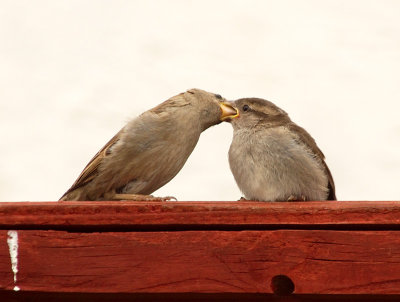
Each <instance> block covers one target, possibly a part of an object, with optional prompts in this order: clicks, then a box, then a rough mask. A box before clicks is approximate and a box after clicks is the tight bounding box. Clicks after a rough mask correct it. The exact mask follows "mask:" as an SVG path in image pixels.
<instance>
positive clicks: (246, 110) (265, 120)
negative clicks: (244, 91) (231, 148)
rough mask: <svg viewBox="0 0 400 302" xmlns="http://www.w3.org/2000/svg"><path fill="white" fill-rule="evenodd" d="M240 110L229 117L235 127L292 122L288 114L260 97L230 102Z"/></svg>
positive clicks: (273, 125) (275, 125) (276, 124)
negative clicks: (235, 114)
mask: <svg viewBox="0 0 400 302" xmlns="http://www.w3.org/2000/svg"><path fill="white" fill-rule="evenodd" d="M229 103H230V104H231V105H232V106H233V107H234V108H236V110H237V111H238V112H239V114H238V115H237V116H233V117H231V118H229V119H227V121H228V122H230V123H231V124H232V126H233V128H234V129H239V128H254V127H257V126H262V127H264V128H265V127H267V128H269V127H277V126H281V125H284V124H286V123H288V122H290V118H289V116H288V114H287V113H286V112H285V111H284V110H282V109H281V108H279V107H278V106H276V105H275V104H273V103H272V102H270V101H267V100H264V99H259V98H243V99H238V100H236V101H234V102H229Z"/></svg>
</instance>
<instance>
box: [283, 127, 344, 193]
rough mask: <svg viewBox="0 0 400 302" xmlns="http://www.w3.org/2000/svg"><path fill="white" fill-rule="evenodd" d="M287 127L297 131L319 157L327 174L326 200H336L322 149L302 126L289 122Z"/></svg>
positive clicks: (333, 184) (333, 185)
mask: <svg viewBox="0 0 400 302" xmlns="http://www.w3.org/2000/svg"><path fill="white" fill-rule="evenodd" d="M288 128H289V129H290V130H294V131H295V133H297V134H298V135H299V136H300V139H301V140H302V141H303V142H304V143H305V144H306V145H307V146H308V147H309V148H310V149H311V150H312V151H313V152H314V153H315V154H316V155H317V156H319V157H320V158H321V162H322V164H323V165H324V167H325V171H326V174H327V176H328V189H329V194H328V200H336V193H335V183H334V181H333V177H332V174H331V171H330V170H329V168H328V166H327V164H326V163H325V155H324V154H323V153H322V151H321V150H320V149H319V148H318V146H317V143H316V142H315V140H314V139H313V138H312V137H311V135H310V134H308V132H307V131H306V130H305V129H303V128H302V127H300V126H298V125H296V124H295V123H290V124H289V125H288Z"/></svg>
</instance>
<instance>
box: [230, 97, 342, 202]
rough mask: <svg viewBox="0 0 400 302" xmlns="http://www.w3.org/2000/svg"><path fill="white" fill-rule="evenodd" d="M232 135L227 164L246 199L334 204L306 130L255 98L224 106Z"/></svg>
mask: <svg viewBox="0 0 400 302" xmlns="http://www.w3.org/2000/svg"><path fill="white" fill-rule="evenodd" d="M230 103H231V104H232V105H233V106H234V107H235V108H237V110H238V111H239V114H238V115H237V116H234V117H231V118H230V119H229V121H230V122H231V124H232V126H233V129H234V132H233V141H232V144H231V147H230V149H229V163H230V167H231V170H232V173H233V175H234V177H235V180H236V183H237V184H238V186H239V188H240V189H241V191H242V192H243V194H244V195H245V197H246V199H251V200H260V201H292V200H336V194H335V184H334V182H333V178H332V175H331V172H330V171H329V168H328V166H327V165H326V163H325V160H324V159H325V157H324V154H323V153H322V151H321V150H320V149H319V148H318V146H317V144H316V143H315V140H314V139H313V138H312V137H311V136H310V134H308V132H307V131H306V130H304V129H303V128H301V127H299V126H298V125H296V124H295V123H293V122H292V121H291V120H290V118H289V116H288V114H287V113H286V112H285V111H283V110H282V109H281V108H279V107H278V106H276V105H275V104H273V103H271V102H269V101H266V100H263V99H258V98H244V99H239V100H237V101H235V102H230Z"/></svg>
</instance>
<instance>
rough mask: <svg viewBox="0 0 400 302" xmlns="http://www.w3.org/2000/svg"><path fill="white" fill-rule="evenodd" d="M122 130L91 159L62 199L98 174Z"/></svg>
mask: <svg viewBox="0 0 400 302" xmlns="http://www.w3.org/2000/svg"><path fill="white" fill-rule="evenodd" d="M121 132H122V130H120V131H119V132H118V133H117V134H116V135H115V136H114V137H113V138H112V139H111V140H110V141H109V142H108V143H107V144H106V145H105V146H104V147H103V148H101V150H100V151H99V152H97V154H96V155H95V156H94V157H93V158H92V159H91V160H90V162H89V163H88V164H87V165H86V167H85V168H84V169H83V171H82V172H81V174H80V175H79V177H78V178H77V180H75V182H74V183H73V184H72V186H71V188H69V189H68V191H67V192H65V193H64V195H63V196H62V197H61V199H62V198H63V197H64V196H65V195H67V194H68V193H70V192H72V191H74V190H76V189H77V188H79V187H82V186H84V185H86V184H87V183H89V182H91V181H92V180H93V179H94V178H95V177H96V176H97V172H98V167H99V166H100V164H101V162H102V161H103V160H104V158H106V157H107V156H109V155H110V154H111V152H110V148H111V147H112V146H113V145H114V144H115V143H116V142H117V141H119V139H120V136H121Z"/></svg>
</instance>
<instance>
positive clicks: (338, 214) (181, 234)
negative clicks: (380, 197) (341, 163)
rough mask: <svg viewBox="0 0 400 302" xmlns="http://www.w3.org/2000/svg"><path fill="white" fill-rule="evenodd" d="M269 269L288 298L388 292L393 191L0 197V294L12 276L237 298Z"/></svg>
mask: <svg viewBox="0 0 400 302" xmlns="http://www.w3.org/2000/svg"><path fill="white" fill-rule="evenodd" d="M9 230H15V231H16V232H17V234H18V256H17V259H18V272H17V273H16V277H17V279H16V282H14V274H13V271H12V267H11V257H10V251H9V248H10V242H7V239H8V237H9V236H8V231H9ZM280 275H283V276H287V277H288V278H289V279H290V280H291V281H292V282H293V284H294V295H293V296H292V297H300V298H299V299H300V300H290V301H305V300H302V299H303V298H301V297H309V298H310V299H311V298H312V297H314V298H315V297H316V296H315V295H328V296H324V297H331V298H329V299H331V300H330V301H344V299H347V300H348V298H349V296H346V295H349V294H350V295H367V296H363V297H369V298H371V297H378V296H377V295H380V296H379V297H380V298H382V299H383V300H385V299H386V301H396V300H395V299H397V298H398V299H399V301H400V202H307V203H256V202H204V203H202V202H196V203H191V202H183V203H181V202H167V203H141V202H135V203H130V202H64V203H3V204H2V203H0V300H1V301H3V300H2V299H1V297H2V292H3V293H7V297H10V295H11V292H12V291H13V289H14V288H15V286H18V287H19V288H20V289H21V290H20V293H21V292H23V293H27V292H41V293H46V292H47V293H51V292H55V293H68V292H70V293H87V294H91V293H127V294H128V293H131V294H137V295H139V294H140V295H143V294H154V295H156V294H168V295H175V294H184V293H186V294H188V295H192V294H193V293H197V294H199V295H200V294H205V293H211V294H215V295H228V294H235V295H250V296H242V299H241V301H247V300H248V299H250V298H249V297H253V298H254V297H258V296H254V295H256V294H259V293H263V294H267V295H268V294H271V293H272V292H273V290H272V288H271V280H273V278H274V277H276V276H280ZM1 289H3V291H1ZM15 294H16V295H18V294H19V293H15ZM21 295H22V294H21ZM337 295H339V296H337ZM340 295H345V296H340ZM390 295H392V296H390ZM393 295H396V296H393ZM189 297H190V298H193V296H189ZM246 297H247V298H246ZM268 297H272V296H268ZM332 297H336V298H337V299H338V300H334V299H336V298H332ZM352 297H353V298H354V296H352ZM396 297H397V298H396ZM14 298H15V297H14ZM342 298H343V299H342ZM369 298H368V299H369ZM10 299H12V297H11V298H10ZM257 299H258V298H257ZM329 299H328V298H326V299H325V298H324V300H329ZM332 299H333V300H332ZM393 299H394V300H393ZM151 300H152V299H151V298H149V301H151ZM4 301H6V300H4ZM7 301H8V300H7ZM21 301H22V300H21ZM286 301H289V300H286ZM314 301H315V300H314ZM360 301H361V300H360ZM370 301H378V300H370Z"/></svg>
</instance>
